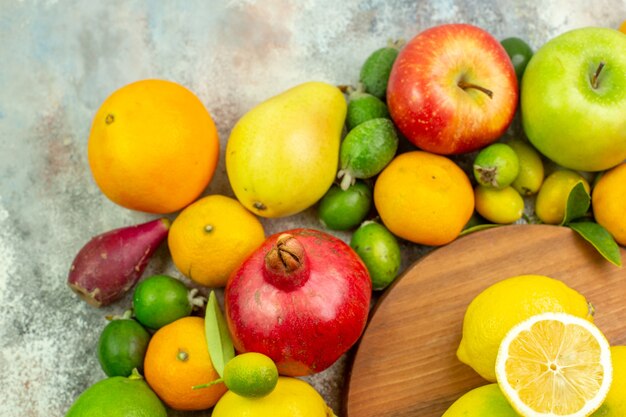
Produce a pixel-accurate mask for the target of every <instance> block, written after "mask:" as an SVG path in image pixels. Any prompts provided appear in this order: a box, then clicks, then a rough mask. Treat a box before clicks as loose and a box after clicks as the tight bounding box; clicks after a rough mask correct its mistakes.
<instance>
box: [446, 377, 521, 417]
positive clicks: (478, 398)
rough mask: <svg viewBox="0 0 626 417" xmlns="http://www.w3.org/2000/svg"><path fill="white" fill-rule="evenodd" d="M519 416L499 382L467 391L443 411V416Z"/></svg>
mask: <svg viewBox="0 0 626 417" xmlns="http://www.w3.org/2000/svg"><path fill="white" fill-rule="evenodd" d="M485 416H497V417H519V414H517V413H516V412H515V410H514V409H513V407H511V405H510V404H509V401H508V400H507V399H506V397H505V396H504V394H502V391H500V387H499V386H498V384H489V385H484V386H482V387H478V388H475V389H473V390H471V391H468V392H466V393H465V394H464V395H462V396H461V397H460V398H459V399H457V400H456V401H455V402H454V403H453V404H452V405H451V406H450V408H448V409H447V410H446V412H445V413H443V416H442V417H485Z"/></svg>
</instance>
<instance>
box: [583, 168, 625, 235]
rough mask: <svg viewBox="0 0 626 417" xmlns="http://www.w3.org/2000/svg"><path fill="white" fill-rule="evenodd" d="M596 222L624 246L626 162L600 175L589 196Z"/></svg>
mask: <svg viewBox="0 0 626 417" xmlns="http://www.w3.org/2000/svg"><path fill="white" fill-rule="evenodd" d="M591 204H592V207H593V214H594V216H595V218H596V221H597V222H598V223H599V224H600V225H602V226H604V228H605V229H606V230H608V231H609V233H610V234H611V235H612V236H613V238H615V240H616V241H617V243H619V244H620V245H622V246H626V215H624V213H625V212H626V162H625V163H622V164H620V165H618V166H616V167H615V168H612V169H610V170H609V171H606V172H605V173H603V174H602V176H601V177H600V179H599V180H598V182H597V183H596V186H595V187H594V189H593V193H592V195H591Z"/></svg>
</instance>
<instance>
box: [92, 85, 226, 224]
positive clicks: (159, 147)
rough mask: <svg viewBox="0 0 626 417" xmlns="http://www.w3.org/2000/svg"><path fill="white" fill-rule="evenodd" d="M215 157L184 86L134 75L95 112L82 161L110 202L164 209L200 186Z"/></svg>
mask: <svg viewBox="0 0 626 417" xmlns="http://www.w3.org/2000/svg"><path fill="white" fill-rule="evenodd" d="M218 156H219V139H218V136H217V129H216V128H215V124H214V123H213V119H212V118H211V116H210V115H209V113H208V112H207V110H206V108H205V107H204V105H203V104H202V102H201V101H200V100H199V99H198V98H197V97H196V96H195V95H194V94H193V93H192V92H191V91H189V90H188V89H186V88H185V87H183V86H181V85H179V84H176V83H173V82H170V81H164V80H142V81H137V82H134V83H132V84H128V85H126V86H124V87H122V88H120V89H118V90H117V91H115V92H114V93H113V94H111V96H109V98H107V99H106V100H105V101H104V103H102V105H101V106H100V109H99V110H98V112H97V113H96V115H95V117H94V119H93V123H92V125H91V133H90V135H89V143H88V157H89V166H90V167H91V172H92V174H93V178H94V180H95V182H96V184H97V185H98V187H100V190H102V192H103V193H104V194H105V195H106V196H107V197H108V198H109V199H111V200H112V201H113V202H114V203H117V204H119V205H121V206H123V207H126V208H129V209H133V210H139V211H145V212H148V213H171V212H174V211H177V210H180V209H181V208H183V207H185V206H186V205H188V204H189V203H191V202H192V201H194V200H195V199H196V198H198V196H199V195H200V194H201V193H202V192H203V191H204V189H205V188H206V187H207V185H208V184H209V182H210V181H211V178H212V177H213V173H214V172H215V167H216V166H217V159H218Z"/></svg>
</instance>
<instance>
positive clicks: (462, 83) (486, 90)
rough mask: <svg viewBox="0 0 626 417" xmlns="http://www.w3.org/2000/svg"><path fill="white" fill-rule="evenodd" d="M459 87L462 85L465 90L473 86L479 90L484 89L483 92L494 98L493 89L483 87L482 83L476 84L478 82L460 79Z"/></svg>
mask: <svg viewBox="0 0 626 417" xmlns="http://www.w3.org/2000/svg"><path fill="white" fill-rule="evenodd" d="M457 85H458V86H459V87H461V88H462V89H463V90H465V89H467V88H473V89H475V90H478V91H482V92H483V93H485V94H487V95H488V96H489V98H493V91H491V90H489V89H487V88H485V87H481V86H480V85H476V84H472V83H468V82H466V81H463V80H461V81H459V83H458V84H457Z"/></svg>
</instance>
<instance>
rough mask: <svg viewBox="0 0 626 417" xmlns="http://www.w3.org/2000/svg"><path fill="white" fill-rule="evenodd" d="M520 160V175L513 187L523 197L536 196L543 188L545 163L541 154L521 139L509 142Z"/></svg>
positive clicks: (512, 184)
mask: <svg viewBox="0 0 626 417" xmlns="http://www.w3.org/2000/svg"><path fill="white" fill-rule="evenodd" d="M507 145H509V146H510V147H511V148H513V150H514V151H515V153H516V154H517V159H518V160H519V173H518V174H517V177H516V178H515V180H514V181H513V183H511V186H512V187H513V188H515V189H516V190H517V192H518V193H520V194H521V195H522V196H529V195H533V194H535V193H536V192H537V191H539V189H540V188H541V184H542V183H543V177H544V167H543V161H542V160H541V155H539V152H537V150H536V149H535V148H534V147H533V146H532V145H531V144H529V143H527V142H525V141H522V140H521V139H513V140H511V141H509V142H507Z"/></svg>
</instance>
